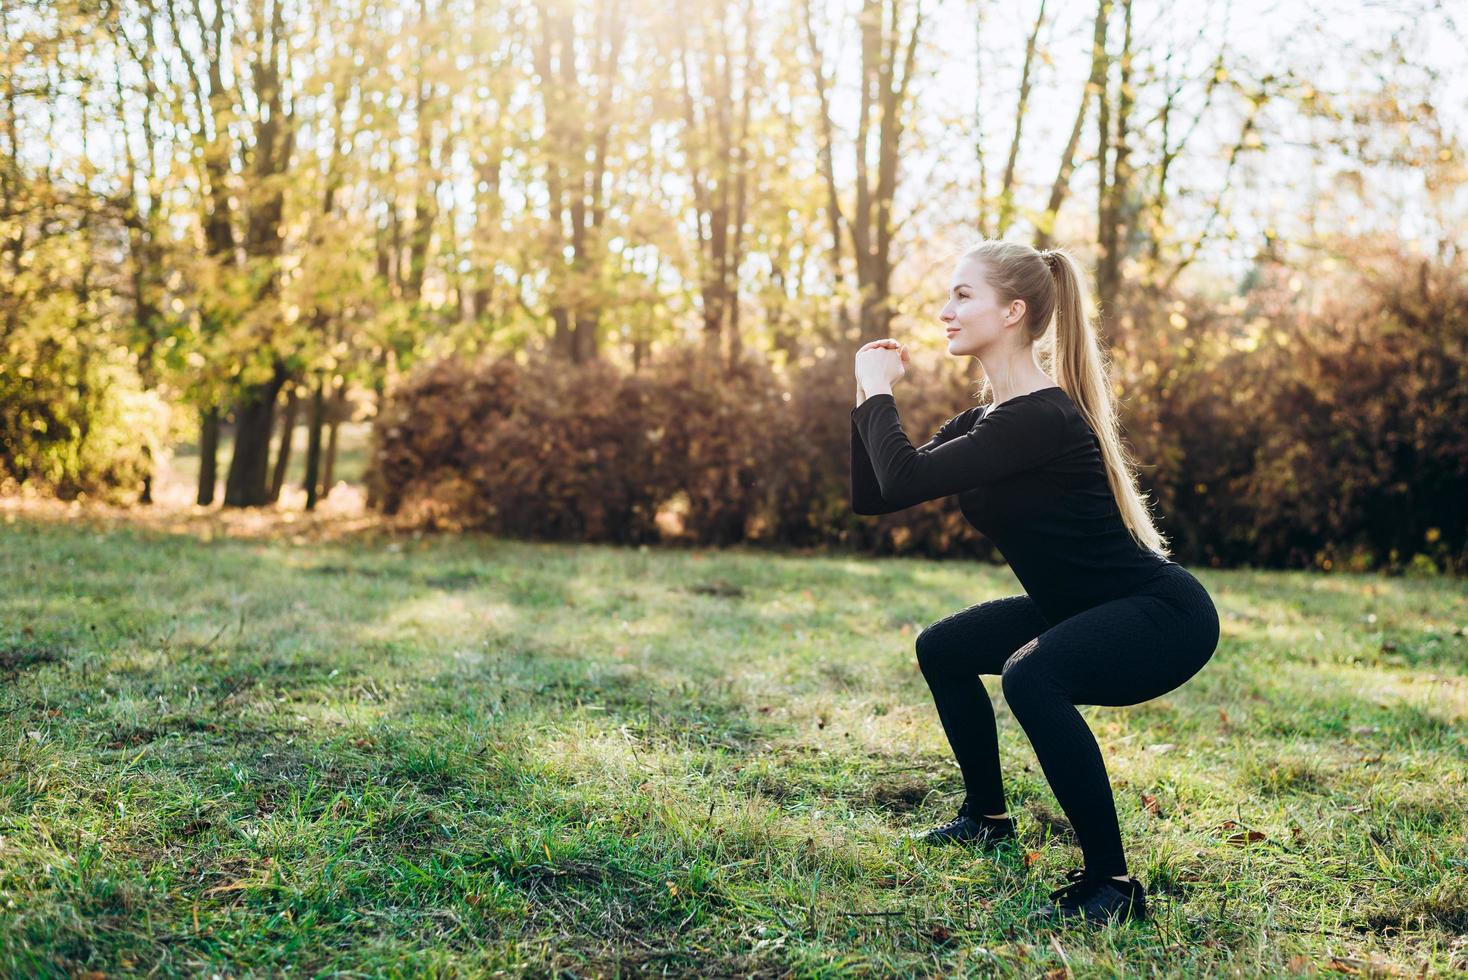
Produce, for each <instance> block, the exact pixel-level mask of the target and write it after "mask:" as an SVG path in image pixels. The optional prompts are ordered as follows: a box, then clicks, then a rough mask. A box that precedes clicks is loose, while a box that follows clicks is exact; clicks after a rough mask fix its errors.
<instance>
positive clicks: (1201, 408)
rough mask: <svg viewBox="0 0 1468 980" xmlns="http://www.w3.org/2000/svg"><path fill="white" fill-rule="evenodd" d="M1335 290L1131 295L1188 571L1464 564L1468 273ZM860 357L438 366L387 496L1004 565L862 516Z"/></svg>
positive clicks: (377, 440)
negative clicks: (854, 424)
mask: <svg viewBox="0 0 1468 980" xmlns="http://www.w3.org/2000/svg"><path fill="white" fill-rule="evenodd" d="M1342 281H1343V282H1350V283H1352V284H1353V285H1352V287H1351V288H1344V287H1343V288H1340V289H1338V290H1329V291H1327V292H1326V295H1325V296H1324V298H1323V299H1322V300H1320V301H1318V302H1316V303H1314V304H1309V303H1306V302H1304V301H1303V300H1302V299H1301V296H1300V294H1301V292H1302V290H1301V288H1300V283H1299V281H1298V276H1296V275H1294V274H1292V273H1290V272H1289V270H1288V269H1285V268H1284V267H1283V266H1279V267H1274V266H1269V265H1265V266H1262V267H1261V270H1260V272H1259V275H1258V279H1257V281H1256V282H1255V283H1253V286H1252V288H1251V289H1250V290H1249V292H1248V293H1247V294H1245V296H1244V297H1243V298H1242V299H1239V300H1234V301H1231V302H1218V301H1207V302H1205V301H1202V300H1197V299H1191V300H1189V299H1184V300H1170V301H1169V302H1167V303H1165V304H1161V303H1159V304H1155V305H1154V306H1153V307H1151V308H1149V307H1148V306H1147V305H1146V303H1145V301H1144V300H1142V299H1140V298H1135V299H1133V301H1132V302H1131V305H1130V307H1129V315H1128V317H1127V321H1126V325H1125V329H1124V330H1122V331H1119V336H1118V339H1117V341H1116V342H1115V345H1114V348H1113V351H1112V356H1113V365H1114V373H1115V378H1116V384H1117V387H1118V388H1119V390H1120V392H1121V417H1122V420H1123V426H1124V436H1125V438H1126V440H1127V442H1128V444H1129V446H1131V448H1132V449H1133V452H1134V454H1135V455H1136V457H1137V459H1138V460H1139V461H1140V474H1141V482H1142V485H1143V487H1144V489H1145V490H1147V491H1148V493H1149V494H1150V496H1151V499H1152V500H1153V501H1154V502H1155V507H1154V510H1155V513H1156V515H1157V518H1158V522H1159V526H1160V528H1161V529H1162V531H1163V533H1164V535H1166V536H1167V537H1168V538H1169V541H1170V542H1171V545H1172V548H1173V556H1174V558H1175V559H1177V560H1180V561H1183V562H1185V563H1193V562H1201V563H1206V564H1211V565H1259V566H1285V567H1318V568H1332V567H1337V566H1340V567H1350V568H1363V569H1364V568H1378V567H1388V568H1391V567H1403V566H1409V565H1410V566H1412V567H1414V568H1417V569H1422V570H1427V569H1429V568H1431V569H1438V570H1461V568H1462V567H1463V565H1464V538H1465V528H1464V510H1463V500H1464V499H1465V486H1468V481H1465V477H1468V435H1465V426H1464V420H1465V418H1468V387H1465V385H1464V364H1465V355H1464V339H1465V336H1468V285H1465V280H1464V278H1463V277H1462V276H1461V275H1454V274H1453V272H1452V268H1451V267H1445V266H1442V265H1438V264H1435V263H1433V262H1431V261H1428V260H1426V259H1420V260H1415V261H1414V260H1412V259H1410V258H1408V257H1403V256H1401V255H1399V254H1396V253H1394V252H1381V253H1379V254H1371V253H1367V254H1362V255H1360V256H1358V260H1357V261H1356V262H1354V263H1353V265H1352V268H1351V270H1350V271H1349V279H1346V278H1343V280H1342ZM849 360H850V358H849V357H848V356H846V355H845V353H842V354H839V355H836V356H829V357H827V358H825V359H822V360H819V361H816V362H814V363H813V364H810V365H808V366H805V367H802V368H799V369H797V370H793V371H791V372H788V374H787V375H785V376H781V375H780V374H779V373H777V372H776V371H775V370H773V369H772V368H770V367H768V366H765V365H763V364H762V363H760V362H750V363H748V364H747V365H746V366H744V367H742V368H740V369H739V370H738V371H736V372H726V371H724V370H722V369H720V368H718V367H717V366H715V365H714V363H713V361H712V360H711V359H710V358H708V357H706V356H704V355H703V354H702V353H701V352H699V351H697V350H695V349H692V348H685V349H678V350H673V351H671V352H669V353H667V354H665V355H663V356H661V357H660V358H657V359H654V360H652V361H651V362H649V363H645V364H644V365H643V366H642V368H641V369H640V370H639V371H637V372H635V373H634V372H628V371H623V370H620V369H617V368H614V367H612V366H609V365H608V364H606V363H602V362H593V363H590V364H587V365H584V366H575V365H567V364H560V363H554V362H551V361H539V362H532V363H530V364H527V365H523V366H522V365H519V364H516V363H515V362H513V361H510V360H508V359H500V360H487V361H484V362H481V363H477V364H471V363H467V362H464V361H460V360H456V359H450V360H443V361H439V362H436V363H432V364H429V365H426V366H424V367H423V368H422V369H420V370H419V371H418V372H416V373H414V374H413V375H412V376H410V377H409V378H407V379H406V380H405V381H404V382H403V383H402V384H401V385H399V386H398V387H397V389H396V390H395V391H394V392H393V393H392V396H391V397H390V399H389V401H388V405H387V407H386V409H385V411H384V414H383V416H382V417H381V419H380V421H379V424H378V425H377V427H376V432H375V436H374V444H373V462H372V465H371V475H370V477H369V480H370V488H369V493H370V500H371V502H372V503H373V504H374V505H375V506H377V507H379V508H380V509H381V510H382V511H383V512H385V513H387V514H390V515H394V516H395V517H396V518H397V519H399V520H401V521H404V522H406V523H409V524H415V525H420V526H425V527H436V528H444V529H466V528H475V529H482V530H485V531H489V532H492V533H495V534H499V535H508V536H515V537H530V538H544V539H554V540H575V541H606V542H616V543H627V544H632V543H646V542H652V541H663V540H675V541H684V542H688V543H693V544H700V545H721V544H728V543H731V542H736V541H743V540H749V541H764V542H771V543H779V544H784V545H796V546H811V545H823V544H846V545H856V546H859V547H862V548H870V549H874V550H878V551H883V552H888V553H907V554H921V555H927V556H932V557H940V556H996V555H995V553H994V552H993V549H992V547H991V546H990V545H989V544H988V543H987V542H985V541H983V539H982V538H981V537H980V536H979V535H978V534H977V533H976V532H974V531H972V530H971V529H969V528H968V526H967V524H966V523H965V522H964V521H963V518H962V516H961V515H960V514H959V513H958V512H957V508H955V507H952V506H949V505H948V504H947V503H945V502H942V501H938V502H932V503H928V504H923V505H920V506H918V507H915V508H912V509H910V510H908V511H905V512H902V513H899V514H893V515H885V516H882V517H876V518H874V517H862V516H859V515H856V514H854V513H852V511H851V508H850V504H849V489H848V474H849V470H848V441H849V439H850V423H849V419H848V415H849V412H850V409H851V407H852V405H853V403H854V402H853V382H852V378H851V365H850V364H849V363H848V362H849ZM951 366H952V365H948V367H951ZM975 367H977V365H975ZM972 389H973V386H972V384H971V383H967V379H966V378H963V377H958V376H953V373H952V372H951V371H945V370H944V367H943V366H942V365H934V366H931V367H927V368H925V367H923V366H921V365H919V364H915V365H914V368H913V370H912V373H911V374H910V376H909V378H908V379H906V381H905V382H904V383H902V384H900V385H899V386H898V389H897V391H896V394H897V396H898V404H899V408H900V411H901V413H902V418H903V422H904V424H905V426H906V427H907V430H908V435H909V436H910V437H911V438H912V439H913V440H914V442H921V441H923V440H925V439H926V438H927V437H928V435H929V434H931V432H932V431H933V429H934V428H936V426H937V425H938V424H939V423H940V422H941V421H942V420H943V419H945V418H947V417H948V416H950V415H953V414H955V413H956V412H958V411H959V410H961V409H963V408H964V407H966V406H967V405H969V404H971V403H972V399H971V392H972Z"/></svg>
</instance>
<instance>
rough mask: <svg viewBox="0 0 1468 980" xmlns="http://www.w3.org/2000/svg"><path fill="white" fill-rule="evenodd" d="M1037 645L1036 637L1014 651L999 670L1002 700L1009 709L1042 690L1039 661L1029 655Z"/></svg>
mask: <svg viewBox="0 0 1468 980" xmlns="http://www.w3.org/2000/svg"><path fill="white" fill-rule="evenodd" d="M1038 645H1039V638H1038V637H1037V638H1036V639H1033V640H1031V641H1030V642H1028V643H1026V644H1025V645H1024V646H1022V647H1020V648H1019V649H1018V650H1016V651H1014V653H1011V654H1010V655H1009V659H1007V660H1005V661H1004V666H1003V668H1001V669H1000V671H999V684H1000V686H1001V687H1002V688H1003V690H1004V700H1005V701H1006V702H1008V703H1009V705H1010V708H1011V709H1013V707H1014V705H1015V703H1016V702H1022V701H1024V700H1026V699H1027V698H1031V697H1033V696H1034V695H1036V694H1039V693H1042V691H1043V690H1044V685H1045V678H1044V677H1042V676H1041V675H1042V673H1043V671H1042V669H1041V665H1040V661H1039V660H1037V659H1035V658H1032V657H1031V656H1030V654H1032V653H1034V651H1035V648H1036V647H1037V646H1038Z"/></svg>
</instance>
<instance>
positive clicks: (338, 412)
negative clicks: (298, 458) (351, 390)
mask: <svg viewBox="0 0 1468 980" xmlns="http://www.w3.org/2000/svg"><path fill="white" fill-rule="evenodd" d="M346 386H347V383H346V382H345V381H342V382H340V383H339V384H338V385H337V386H336V391H334V392H332V395H331V403H330V407H329V409H328V411H327V416H328V417H329V418H330V419H331V428H330V431H328V432H327V435H326V468H325V470H324V472H323V475H322V477H321V499H322V500H325V499H326V498H327V497H329V496H331V488H332V487H333V486H335V485H336V475H335V474H336V431H337V427H338V426H339V425H341V420H342V412H343V410H344V409H345V407H346V399H345V398H344V397H343V396H344V394H345V392H346Z"/></svg>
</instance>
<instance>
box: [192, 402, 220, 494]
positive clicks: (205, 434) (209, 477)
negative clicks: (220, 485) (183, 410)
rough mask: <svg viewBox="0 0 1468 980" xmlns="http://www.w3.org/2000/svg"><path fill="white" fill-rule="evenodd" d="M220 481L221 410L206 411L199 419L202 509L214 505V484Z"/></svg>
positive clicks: (215, 408) (210, 409)
mask: <svg viewBox="0 0 1468 980" xmlns="http://www.w3.org/2000/svg"><path fill="white" fill-rule="evenodd" d="M218 481H219V409H218V408H217V407H210V408H206V409H204V412H203V414H202V415H201V416H200V419H199V496H198V498H197V499H198V502H199V506H200V507H208V506H210V505H211V504H213V503H214V484H215V483H217V482H218Z"/></svg>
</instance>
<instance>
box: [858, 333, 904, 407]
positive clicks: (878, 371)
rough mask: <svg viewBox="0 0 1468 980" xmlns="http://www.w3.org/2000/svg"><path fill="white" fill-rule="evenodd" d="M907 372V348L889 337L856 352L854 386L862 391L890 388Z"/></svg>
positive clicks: (863, 346)
mask: <svg viewBox="0 0 1468 980" xmlns="http://www.w3.org/2000/svg"><path fill="white" fill-rule="evenodd" d="M906 372H907V348H906V347H905V346H904V345H902V344H899V343H898V342H897V341H896V340H893V339H892V338H891V337H887V338H885V339H882V340H874V341H872V342H871V343H869V344H864V345H862V348H861V350H859V351H857V352H856V386H857V388H859V389H860V390H861V391H862V392H863V393H866V392H873V391H879V390H886V389H890V388H891V387H892V386H893V385H894V384H896V383H897V381H898V380H899V379H901V378H902V376H903V375H904V374H906Z"/></svg>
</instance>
